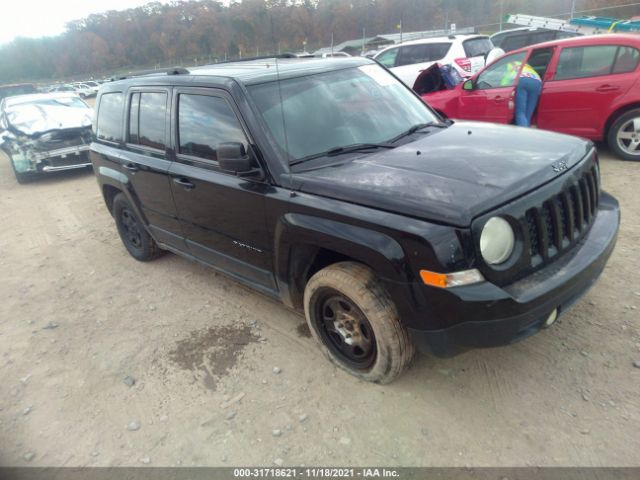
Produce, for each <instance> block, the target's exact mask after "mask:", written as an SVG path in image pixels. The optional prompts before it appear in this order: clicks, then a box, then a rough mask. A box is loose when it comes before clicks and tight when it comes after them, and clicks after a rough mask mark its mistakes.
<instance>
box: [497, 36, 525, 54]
mask: <svg viewBox="0 0 640 480" xmlns="http://www.w3.org/2000/svg"><path fill="white" fill-rule="evenodd" d="M527 45H530V42H529V34H528V33H523V34H521V35H513V36H511V37H507V38H505V39H504V40H503V41H502V44H501V45H500V47H501V48H502V49H503V50H504V51H505V52H510V51H511V50H517V49H519V48H522V47H526V46H527Z"/></svg>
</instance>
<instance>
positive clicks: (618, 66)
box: [613, 47, 640, 73]
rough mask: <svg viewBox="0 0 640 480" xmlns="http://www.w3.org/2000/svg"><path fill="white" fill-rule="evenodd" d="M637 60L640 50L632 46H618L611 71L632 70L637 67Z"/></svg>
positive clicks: (622, 71) (623, 71)
mask: <svg viewBox="0 0 640 480" xmlns="http://www.w3.org/2000/svg"><path fill="white" fill-rule="evenodd" d="M638 60H640V52H638V50H636V49H635V48H633V47H620V48H618V55H617V56H616V62H615V63H614V64H613V73H628V72H633V71H634V70H635V69H636V68H638Z"/></svg>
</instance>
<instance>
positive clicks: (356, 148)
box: [291, 143, 396, 166]
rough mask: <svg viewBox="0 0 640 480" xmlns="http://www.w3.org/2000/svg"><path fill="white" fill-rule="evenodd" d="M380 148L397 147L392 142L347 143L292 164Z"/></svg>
mask: <svg viewBox="0 0 640 480" xmlns="http://www.w3.org/2000/svg"><path fill="white" fill-rule="evenodd" d="M378 148H396V146H395V145H391V144H390V143H354V144H353V145H345V146H343V147H335V148H331V149H329V150H327V151H326V152H322V153H316V154H314V155H309V156H307V157H303V158H300V159H298V160H296V161H294V162H291V166H294V165H298V164H300V163H304V162H307V161H309V160H313V159H314V158H320V157H335V156H336V155H342V154H344V153H353V152H360V151H364V150H374V149H378Z"/></svg>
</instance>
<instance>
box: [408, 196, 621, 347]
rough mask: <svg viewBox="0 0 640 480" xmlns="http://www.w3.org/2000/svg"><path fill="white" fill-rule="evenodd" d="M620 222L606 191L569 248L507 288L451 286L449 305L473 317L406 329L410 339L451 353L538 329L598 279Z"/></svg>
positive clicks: (513, 339) (510, 339)
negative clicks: (447, 324)
mask: <svg viewBox="0 0 640 480" xmlns="http://www.w3.org/2000/svg"><path fill="white" fill-rule="evenodd" d="M619 225H620V208H619V206H618V202H617V201H616V200H615V198H613V197H612V196H611V195H608V194H607V193H605V192H602V194H601V198H600V205H599V207H598V214H597V215H596V219H595V220H594V223H593V225H592V226H591V228H590V230H589V232H588V233H587V234H586V235H585V236H584V238H583V239H582V240H581V241H580V243H578V244H577V245H576V246H575V248H573V249H572V250H571V251H570V252H567V253H566V254H565V255H564V256H562V257H561V258H559V259H558V260H557V261H555V262H554V263H552V264H550V265H549V266H547V267H545V268H543V269H541V270H539V271H537V272H535V273H533V274H532V275H530V276H528V277H525V278H524V279H522V280H519V281H517V282H515V283H513V284H511V285H509V286H507V287H497V286H496V285H494V284H492V283H489V282H483V283H479V284H475V285H468V286H464V287H456V288H451V289H448V290H447V293H448V294H450V295H453V297H449V301H448V302H446V303H449V304H450V305H447V309H451V308H456V306H455V303H458V302H460V303H458V306H459V307H460V309H462V310H466V311H472V312H473V317H472V318H469V320H465V321H462V322H460V323H457V324H455V325H453V326H450V327H447V328H442V329H437V330H421V329H417V328H408V331H409V335H410V337H411V340H412V341H413V343H414V345H415V346H416V348H417V349H418V350H419V351H421V352H431V353H434V354H435V355H437V356H441V357H450V356H453V355H456V354H458V353H461V352H463V351H465V350H468V349H470V348H478V347H496V346H501V345H508V344H510V343H514V342H516V341H518V340H522V339H523V338H526V337H528V336H530V335H532V334H534V333H536V332H538V331H539V330H541V329H542V328H543V327H544V323H545V320H546V319H547V318H548V316H549V314H550V313H551V312H552V311H553V310H554V309H556V308H557V309H558V313H559V315H562V314H563V313H565V312H566V311H567V310H568V309H569V307H570V306H571V305H572V304H573V303H575V302H576V301H577V300H578V299H579V298H580V297H581V296H582V295H584V294H585V293H586V292H587V290H588V289H589V288H590V287H591V286H592V285H593V284H594V283H595V281H596V280H597V279H598V277H599V276H600V274H601V273H602V271H603V269H604V267H605V264H606V263H607V260H608V259H609V256H610V255H611V252H612V251H613V248H614V246H615V243H616V238H617V234H618V228H619ZM451 300H453V301H451ZM436 313H437V312H436ZM441 314H442V315H446V311H442V312H441Z"/></svg>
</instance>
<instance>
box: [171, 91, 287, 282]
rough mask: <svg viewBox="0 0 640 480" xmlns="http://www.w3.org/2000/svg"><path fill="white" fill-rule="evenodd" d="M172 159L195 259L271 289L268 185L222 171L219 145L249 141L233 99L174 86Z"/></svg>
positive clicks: (179, 204)
mask: <svg viewBox="0 0 640 480" xmlns="http://www.w3.org/2000/svg"><path fill="white" fill-rule="evenodd" d="M173 105H174V107H173V111H174V112H175V113H174V115H173V120H172V125H173V131H174V132H175V135H174V138H175V141H174V144H175V150H176V161H175V162H174V163H173V164H172V165H171V168H170V170H169V174H170V176H171V179H172V181H171V187H172V190H173V196H174V200H175V204H176V208H177V211H178V217H179V218H180V222H181V224H182V228H183V231H184V234H185V238H186V243H187V247H188V249H189V251H190V252H191V253H192V254H193V256H194V257H196V258H198V259H199V260H202V261H204V262H206V263H208V264H210V265H212V266H214V267H217V268H219V269H221V270H223V271H225V272H226V273H229V274H231V275H235V276H237V277H240V278H242V279H243V280H245V281H248V282H250V283H252V284H253V285H254V286H256V287H257V288H262V289H263V290H266V291H269V292H273V291H274V290H275V282H274V278H273V274H272V272H273V264H272V262H273V252H272V245H271V242H270V241H269V235H268V233H267V227H266V221H265V193H266V192H267V191H268V190H269V189H270V188H272V187H271V186H270V185H269V184H267V183H263V182H260V181H254V180H250V179H244V178H242V177H238V176H235V175H233V174H229V173H226V172H223V171H222V170H221V169H220V168H219V166H218V162H217V156H216V150H217V146H218V144H220V143H223V142H240V143H242V144H243V145H244V146H245V148H246V149H248V148H249V144H250V141H249V139H248V135H247V131H246V129H245V128H244V127H243V125H242V123H241V121H240V120H239V116H238V114H237V110H236V108H235V106H234V103H233V101H232V99H231V98H230V97H229V96H228V95H227V94H226V93H224V92H223V91H220V90H216V89H212V88H181V89H176V90H175V95H174V104H173Z"/></svg>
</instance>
